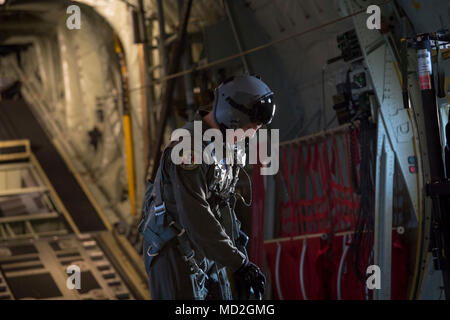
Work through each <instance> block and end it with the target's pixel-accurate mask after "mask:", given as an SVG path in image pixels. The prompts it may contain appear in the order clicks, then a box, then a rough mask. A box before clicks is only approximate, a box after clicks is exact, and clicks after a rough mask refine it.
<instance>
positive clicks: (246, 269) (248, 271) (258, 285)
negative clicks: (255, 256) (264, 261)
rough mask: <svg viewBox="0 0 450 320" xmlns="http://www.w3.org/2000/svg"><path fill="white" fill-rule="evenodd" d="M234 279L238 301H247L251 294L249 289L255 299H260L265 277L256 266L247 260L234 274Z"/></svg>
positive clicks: (262, 293)
mask: <svg viewBox="0 0 450 320" xmlns="http://www.w3.org/2000/svg"><path fill="white" fill-rule="evenodd" d="M234 278H235V284H236V287H237V290H238V295H239V298H240V299H243V300H248V299H249V298H250V294H251V291H250V289H252V290H253V294H254V295H255V298H256V299H258V300H261V299H262V296H263V295H264V289H265V285H266V277H265V276H264V274H263V273H262V272H261V270H260V269H259V268H258V266H257V265H255V264H254V263H252V262H250V261H249V260H247V261H246V262H245V263H244V264H243V265H242V267H240V268H239V270H237V271H236V272H235V273H234Z"/></svg>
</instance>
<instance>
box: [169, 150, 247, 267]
mask: <svg viewBox="0 0 450 320" xmlns="http://www.w3.org/2000/svg"><path fill="white" fill-rule="evenodd" d="M166 159H167V158H166ZM168 162H170V165H169V166H168V170H167V171H168V174H169V175H170V180H171V183H172V188H173V191H174V197H175V202H176V206H177V211H178V216H179V220H180V221H179V222H180V224H181V225H182V226H183V228H184V229H185V230H186V233H187V235H188V237H189V239H191V241H192V242H193V243H194V244H195V245H196V246H197V247H198V248H199V249H200V250H202V251H203V252H202V253H203V254H204V255H205V257H206V258H208V259H210V260H214V261H217V262H218V263H220V264H221V265H223V266H226V267H228V268H229V270H230V271H231V272H234V271H236V270H237V269H239V268H240V267H241V266H242V265H243V263H244V262H245V260H246V258H245V255H244V254H243V253H242V252H240V251H239V250H238V249H237V248H236V247H235V246H234V245H233V242H232V240H231V239H230V237H229V236H228V235H227V234H226V232H225V230H224V229H223V227H222V226H221V224H220V223H219V221H218V220H217V219H216V217H215V216H214V214H213V212H212V211H211V208H210V206H209V203H208V201H207V200H206V199H207V192H208V183H207V170H208V166H207V165H196V164H192V165H175V164H174V163H172V162H171V161H170V160H169V161H168Z"/></svg>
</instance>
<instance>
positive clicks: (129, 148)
mask: <svg viewBox="0 0 450 320" xmlns="http://www.w3.org/2000/svg"><path fill="white" fill-rule="evenodd" d="M114 40H115V48H116V53H117V55H118V57H119V60H120V71H121V80H122V97H123V134H124V139H125V155H126V161H127V177H128V198H129V199H130V206H131V214H132V215H133V216H135V215H136V183H135V169H134V150H133V130H132V124H131V112H130V105H129V101H130V99H129V91H128V71H127V64H126V60H125V54H124V52H123V48H122V45H121V43H120V40H119V37H118V36H117V35H114Z"/></svg>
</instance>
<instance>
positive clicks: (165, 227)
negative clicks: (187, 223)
mask: <svg viewBox="0 0 450 320" xmlns="http://www.w3.org/2000/svg"><path fill="white" fill-rule="evenodd" d="M161 176H162V174H161V170H159V171H158V173H157V175H156V178H155V181H154V183H152V182H151V181H148V182H147V187H146V192H145V206H144V215H143V218H142V220H141V222H140V224H139V231H140V232H141V234H142V236H143V237H144V239H145V241H147V242H148V243H149V244H150V245H149V246H148V248H147V250H146V252H144V254H145V255H147V256H148V259H149V265H151V263H152V261H153V259H154V258H155V257H156V256H158V255H159V253H160V252H161V249H162V248H163V247H164V246H165V245H166V244H168V243H169V242H170V241H171V240H173V239H175V238H176V239H177V248H178V250H179V252H180V253H181V256H182V257H183V260H184V261H186V262H187V263H188V264H189V268H190V272H191V275H190V278H191V283H192V288H193V292H194V299H198V300H201V299H204V298H205V297H206V294H207V291H206V288H205V282H206V280H207V279H208V275H207V274H206V273H205V271H204V270H203V269H202V268H201V267H200V266H199V265H198V264H197V262H196V261H195V259H194V257H195V251H194V250H193V249H192V248H191V245H190V242H189V239H188V237H187V234H186V232H185V230H184V228H183V227H182V226H181V225H180V224H179V223H178V222H177V221H175V219H174V218H173V217H172V216H171V215H170V214H169V213H168V212H167V210H166V205H165V203H164V200H163V198H162V190H163V184H162V177H161Z"/></svg>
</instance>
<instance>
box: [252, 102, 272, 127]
mask: <svg viewBox="0 0 450 320" xmlns="http://www.w3.org/2000/svg"><path fill="white" fill-rule="evenodd" d="M274 114H275V104H274V101H273V94H271V95H268V96H267V97H264V98H262V99H261V100H259V101H258V102H257V103H255V105H254V106H253V107H252V109H251V111H250V114H249V116H250V121H251V122H254V123H260V124H263V125H264V124H269V123H271V122H272V119H273V116H274Z"/></svg>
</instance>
